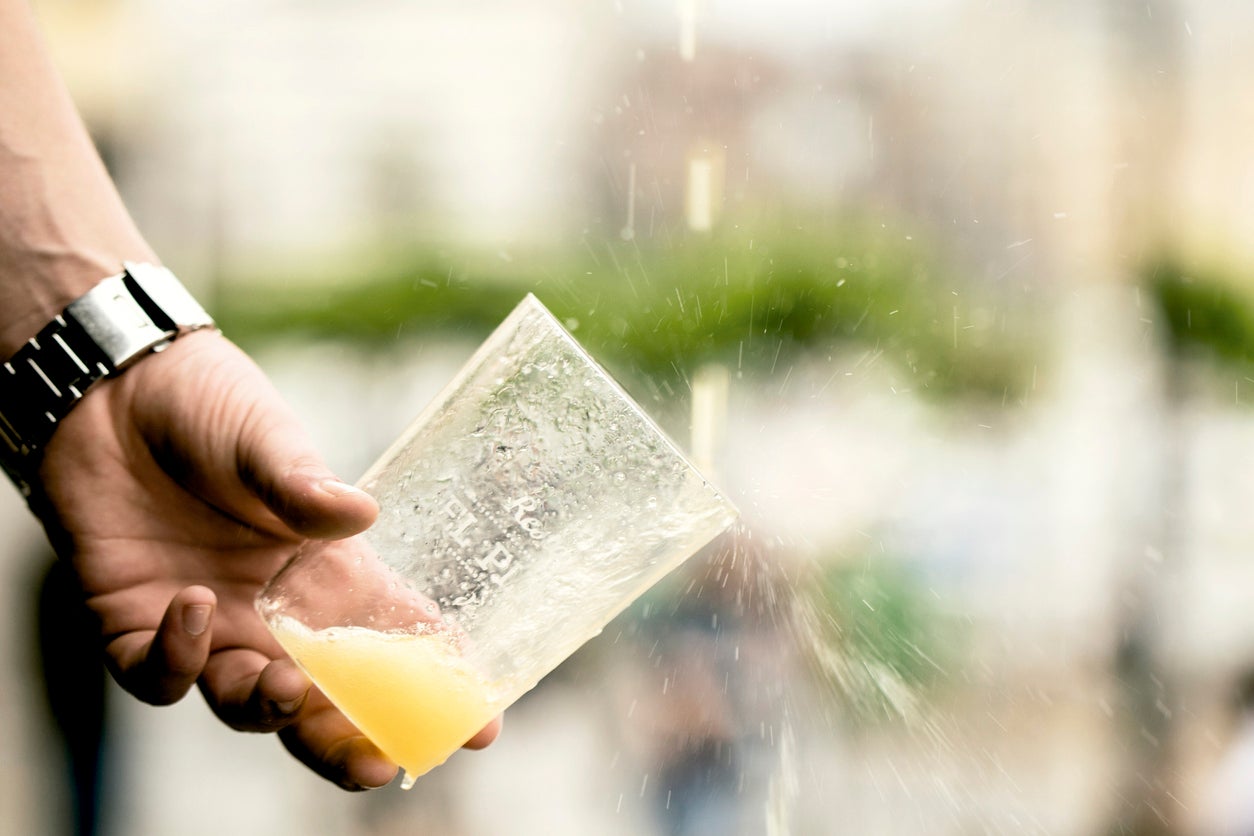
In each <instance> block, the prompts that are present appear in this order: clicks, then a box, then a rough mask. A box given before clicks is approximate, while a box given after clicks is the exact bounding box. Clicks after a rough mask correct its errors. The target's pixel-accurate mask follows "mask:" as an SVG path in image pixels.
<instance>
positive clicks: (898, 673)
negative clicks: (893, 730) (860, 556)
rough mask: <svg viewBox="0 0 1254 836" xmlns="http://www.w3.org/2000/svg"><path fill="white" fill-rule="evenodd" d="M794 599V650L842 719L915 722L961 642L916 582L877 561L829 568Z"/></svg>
mask: <svg viewBox="0 0 1254 836" xmlns="http://www.w3.org/2000/svg"><path fill="white" fill-rule="evenodd" d="M799 594H800V600H799V602H798V608H797V622H798V627H797V629H798V631H799V633H801V634H802V635H803V636H805V637H806V638H807V641H805V642H803V643H802V647H803V648H804V649H805V650H806V652H807V655H808V656H809V657H810V658H811V661H812V663H813V665H814V666H815V669H816V670H817V672H818V673H819V675H820V676H821V677H822V678H823V679H824V680H826V681H827V683H828V684H829V685H830V686H831V688H830V693H829V696H830V697H832V698H833V699H835V701H836V702H837V703H838V704H839V705H841V706H843V707H844V709H845V711H844V713H845V714H846V715H847V719H849V720H851V721H852V722H854V723H855V724H859V725H860V724H863V723H866V722H874V721H875V720H877V719H878V720H898V719H901V720H905V721H907V722H913V721H919V720H922V719H923V718H924V715H925V714H926V712H924V711H922V705H923V699H924V697H925V696H926V695H927V694H928V692H929V691H930V689H931V688H932V686H934V685H936V684H938V683H939V680H942V679H944V678H945V677H946V676H947V670H948V665H949V664H950V663H951V661H952V659H951V656H952V654H953V653H954V652H955V648H956V647H958V646H960V644H961V642H960V640H959V639H960V636H959V635H958V632H957V625H955V624H954V623H953V622H952V621H951V620H950V619H948V618H947V617H946V616H945V614H944V613H943V612H941V611H940V609H939V608H938V607H937V606H936V603H935V601H934V600H933V598H932V597H931V596H930V595H929V594H928V593H927V592H926V589H925V587H924V584H923V583H922V582H921V581H920V579H919V578H918V577H917V576H916V575H915V574H914V573H912V572H911V571H909V569H908V567H906V566H903V565H902V564H901V563H900V562H898V561H894V560H891V559H887V558H884V557H883V556H877V557H876V558H875V559H874V560H870V561H867V562H865V563H858V564H854V563H851V562H848V561H837V562H835V563H832V564H830V565H828V566H826V567H825V568H824V569H823V571H822V573H821V575H820V576H819V578H818V582H817V583H815V584H811V585H809V586H808V587H807V589H806V590H804V591H801V592H800V593H799Z"/></svg>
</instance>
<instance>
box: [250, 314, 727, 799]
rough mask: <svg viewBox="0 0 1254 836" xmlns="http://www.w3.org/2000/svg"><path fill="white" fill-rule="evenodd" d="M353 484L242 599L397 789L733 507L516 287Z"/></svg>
mask: <svg viewBox="0 0 1254 836" xmlns="http://www.w3.org/2000/svg"><path fill="white" fill-rule="evenodd" d="M358 486H359V487H360V488H361V489H362V490H364V491H366V492H367V493H370V494H371V495H372V496H374V497H375V499H376V500H378V502H379V506H380V509H381V511H380V515H379V519H378V521H377V522H376V523H375V524H374V525H373V526H372V527H371V528H370V529H369V530H367V531H366V532H364V533H363V534H360V535H358V536H356V537H352V538H349V539H346V540H339V541H311V542H309V543H306V544H305V545H304V546H303V547H302V548H301V549H300V550H299V551H298V552H297V554H296V555H295V556H294V557H293V558H292V559H291V560H290V561H289V562H288V563H287V565H286V566H284V568H283V569H282V570H280V571H279V573H278V574H277V575H275V577H274V578H273V579H272V580H271V581H270V582H269V583H268V584H267V586H266V587H265V588H264V589H263V590H262V592H261V593H260V595H259V596H258V598H257V609H258V612H259V613H260V614H261V616H262V618H263V619H264V621H265V622H266V624H267V626H269V628H270V629H271V631H272V632H273V633H274V634H275V636H276V638H278V640H279V642H280V643H281V644H282V645H283V647H284V649H285V650H287V652H288V653H289V654H290V655H291V656H292V658H293V659H295V660H296V662H297V663H298V664H299V665H300V666H301V667H302V668H303V669H304V670H305V671H306V672H307V673H308V674H309V676H310V678H311V679H312V680H313V681H314V682H315V683H316V684H317V685H318V687H319V688H321V689H322V691H323V692H324V693H325V694H326V695H327V697H328V698H330V700H331V701H332V702H333V703H335V704H336V706H337V707H339V708H340V710H341V711H343V712H344V713H345V714H346V715H347V716H348V717H349V719H351V720H352V721H353V722H354V724H356V725H357V726H358V728H360V729H361V731H362V732H363V733H364V734H365V735H366V736H367V737H369V738H370V739H371V740H372V741H373V742H374V743H375V744H376V745H377V746H378V747H379V748H380V749H382V750H383V752H385V753H386V754H387V755H388V756H389V757H390V758H392V759H393V760H395V761H396V762H397V763H399V764H400V765H401V766H402V767H403V768H404V769H405V772H406V775H405V782H404V785H405V786H406V787H408V786H410V785H412V783H413V780H414V778H416V777H417V776H418V775H421V774H423V773H424V772H426V771H428V770H429V769H431V768H433V767H435V766H438V765H439V764H441V763H443V762H444V760H445V759H446V758H447V757H448V756H449V755H450V754H452V753H453V752H454V751H456V750H457V749H458V748H459V747H460V746H461V745H462V744H463V743H464V742H465V741H466V740H468V739H469V738H470V737H472V736H473V735H474V733H475V732H477V731H478V730H479V729H480V728H482V727H483V726H484V725H485V724H487V723H488V722H489V721H490V720H491V719H492V718H493V717H495V716H496V714H497V713H499V712H500V711H501V710H502V709H504V708H505V707H506V706H507V705H509V704H510V703H512V702H513V701H514V700H516V699H518V697H520V696H522V694H524V693H525V692H526V691H528V690H529V689H530V688H532V687H533V686H534V685H535V684H536V683H537V682H538V681H539V680H540V679H541V677H543V676H544V675H545V674H547V673H548V672H549V671H551V670H553V669H554V668H555V667H557V665H558V664H560V663H561V662H562V661H563V660H564V659H566V658H567V657H568V656H569V655H570V654H571V653H573V652H574V651H575V650H576V649H577V648H578V647H579V646H580V645H582V644H583V643H584V642H586V641H587V640H588V639H590V638H592V637H593V636H595V635H597V634H598V633H599V632H600V631H601V630H602V629H603V628H604V626H605V625H606V624H607V623H608V622H609V621H610V620H611V619H612V618H613V617H614V616H615V615H616V614H618V613H619V612H621V611H622V610H623V609H624V608H625V607H627V606H628V605H629V604H630V603H631V602H632V601H633V600H635V599H636V598H637V597H638V596H639V595H641V594H642V593H643V592H644V591H645V590H646V589H648V588H649V587H650V586H652V585H653V584H654V583H655V582H656V581H658V580H659V579H660V578H661V577H662V576H663V575H665V574H666V573H667V572H669V571H671V570H672V569H674V568H675V567H676V566H678V565H679V564H680V563H682V562H683V561H684V560H685V559H686V558H687V557H689V556H690V555H691V554H692V553H693V552H695V551H696V550H698V549H699V548H700V547H701V546H703V545H705V544H706V543H707V542H709V541H710V540H711V539H713V538H714V537H715V536H716V535H717V534H719V533H720V532H721V531H723V530H724V529H725V528H727V526H729V525H730V524H731V522H732V521H733V520H734V519H735V517H736V510H735V508H734V507H733V505H732V503H731V502H729V501H728V500H727V498H726V497H724V496H723V495H721V494H720V493H719V492H718V491H717V490H716V489H715V488H714V486H713V485H711V484H710V483H709V482H708V481H707V480H706V479H705V478H704V477H703V476H702V475H701V474H700V473H698V472H697V470H696V469H695V468H694V467H693V465H692V464H691V463H690V462H689V461H688V460H687V459H685V457H684V456H683V454H682V453H681V452H680V451H679V449H678V448H677V447H676V446H675V444H674V443H672V442H671V441H670V440H669V439H667V437H666V436H665V434H664V433H663V432H662V431H661V430H660V429H659V428H658V426H657V425H656V424H655V423H654V422H653V421H652V420H651V419H650V418H649V417H648V416H647V415H645V413H644V412H643V411H642V410H641V409H640V407H639V406H638V405H637V404H636V403H635V402H634V401H633V400H632V399H631V398H630V397H629V396H628V395H627V394H626V392H624V391H623V389H622V388H621V387H620V386H619V385H618V384H617V383H615V382H614V380H613V379H612V378H611V377H610V376H609V375H608V374H607V373H606V372H605V371H604V370H602V369H601V368H600V366H598V365H597V363H596V362H595V361H594V360H593V359H592V358H591V357H590V356H589V355H588V354H587V352H585V351H584V350H583V349H582V348H581V347H580V346H579V345H578V343H576V342H575V340H574V338H573V337H572V336H571V335H570V334H569V333H568V332H567V331H566V329H565V328H563V327H562V325H561V324H560V323H559V322H558V321H557V320H556V319H555V318H554V317H553V315H552V314H550V313H549V312H548V310H547V309H545V307H544V306H543V305H542V304H540V302H539V301H538V300H537V299H536V298H535V297H534V296H532V295H528V296H527V297H526V298H525V299H524V300H523V301H522V302H521V303H520V304H519V305H518V307H517V308H515V309H514V311H513V312H512V313H511V314H510V315H509V316H508V317H507V318H506V319H505V321H504V322H503V323H502V324H501V325H500V326H499V327H498V328H497V329H496V331H494V332H493V333H492V335H491V336H490V337H489V338H488V340H487V341H486V342H485V343H484V344H483V345H482V346H481V347H480V348H479V349H478V351H476V352H475V354H474V355H473V357H471V359H470V360H469V361H468V363H467V364H466V366H465V367H464V368H462V369H461V371H460V372H458V374H457V375H456V376H455V378H454V379H453V381H452V382H451V383H450V384H449V385H448V386H447V387H446V388H445V389H444V390H443V392H441V394H440V395H438V396H437V397H436V398H435V400H434V401H433V402H432V403H431V404H430V405H429V406H428V407H427V408H426V409H425V410H424V411H423V412H422V413H421V414H420V415H419V417H418V418H417V419H416V420H415V421H414V422H413V424H412V425H411V426H410V427H409V428H408V429H407V430H406V431H405V433H404V434H403V435H402V436H401V438H400V439H398V440H397V441H396V443H395V444H393V445H392V447H391V448H390V449H388V451H387V452H386V453H384V454H383V456H382V457H381V458H380V459H379V461H378V462H376V463H375V464H374V465H373V466H372V467H371V468H370V469H369V470H368V471H367V472H366V474H365V475H364V476H363V477H362V478H361V480H360V482H359V483H358Z"/></svg>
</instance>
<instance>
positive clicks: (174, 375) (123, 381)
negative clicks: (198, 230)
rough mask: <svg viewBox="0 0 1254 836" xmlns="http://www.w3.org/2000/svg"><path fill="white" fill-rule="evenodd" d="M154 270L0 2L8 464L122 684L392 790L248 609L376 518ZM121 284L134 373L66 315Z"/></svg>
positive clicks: (21, 15) (96, 303) (485, 737)
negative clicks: (142, 340)
mask: <svg viewBox="0 0 1254 836" xmlns="http://www.w3.org/2000/svg"><path fill="white" fill-rule="evenodd" d="M156 262H157V259H156V257H155V254H154V253H153V252H152V251H151V249H150V248H149V246H148V245H147V243H146V242H145V241H144V239H143V237H142V236H141V235H140V233H139V231H138V230H137V229H136V227H135V225H134V223H133V222H132V220H131V219H130V217H129V215H128V214H127V212H126V210H125V208H124V206H123V204H122V201H121V199H120V197H119V196H118V194H117V191H116V189H115V188H114V186H113V184H112V182H111V180H110V178H109V176H108V174H107V173H106V171H105V168H104V165H103V163H102V162H101V160H100V158H99V155H98V154H97V153H96V151H95V149H94V147H93V146H92V143H91V140H90V139H89V137H88V135H87V132H86V130H85V128H84V126H83V124H82V122H81V120H80V118H79V117H78V115H77V113H76V111H75V109H74V106H73V104H72V102H71V100H70V97H69V95H68V93H67V91H66V90H65V88H64V85H63V84H62V82H61V80H60V79H59V77H58V75H57V73H56V71H55V69H54V67H53V65H52V63H51V61H50V59H49V57H48V55H47V52H46V50H45V48H44V46H43V43H42V40H41V37H40V34H39V32H38V27H37V24H36V21H35V19H34V15H33V14H32V12H31V10H30V8H29V7H28V5H27V3H26V2H25V0H0V357H3V358H8V360H9V362H6V363H4V364H3V365H2V366H0V462H3V464H4V465H5V469H6V472H8V474H9V475H10V476H11V477H12V478H13V479H14V481H15V482H16V483H18V485H19V487H20V488H22V490H23V493H24V494H25V495H26V499H27V502H28V505H29V507H30V509H31V511H32V512H33V513H34V514H35V516H36V517H38V519H39V521H40V522H41V523H42V525H43V527H44V530H45V532H46V533H47V536H48V539H49V541H50V542H51V543H52V545H53V547H54V548H55V549H56V551H57V554H58V555H59V557H60V559H61V560H62V561H63V562H64V563H65V565H66V566H68V567H69V569H70V570H71V574H72V575H73V577H74V580H75V582H76V583H77V585H78V586H79V587H80V589H81V593H82V597H83V600H84V601H85V604H86V607H87V608H88V609H89V611H90V613H91V615H92V618H93V619H94V623H95V624H97V625H98V627H99V631H100V637H101V640H102V644H103V649H104V655H105V663H106V665H107V666H108V668H109V670H110V672H111V673H112V674H113V676H114V678H115V679H117V681H118V682H119V683H120V684H121V685H122V687H123V688H125V689H126V690H127V691H129V692H130V693H132V694H133V695H135V696H136V697H138V698H139V699H141V700H143V701H145V702H149V703H153V704H157V705H161V704H168V703H172V702H175V701H177V700H179V699H181V698H182V697H183V695H184V694H185V693H186V692H187V691H188V690H189V689H190V688H191V686H192V685H193V684H197V685H199V688H200V690H201V693H202V694H203V696H204V698H205V700H206V702H207V703H208V704H209V706H210V708H212V710H213V711H214V712H215V713H216V714H217V716H218V717H219V718H220V719H221V720H222V721H223V722H225V723H226V724H228V725H229V726H231V727H233V728H235V729H239V730H244V731H262V732H270V731H275V732H278V735H279V737H280V739H281V740H282V742H283V744H284V745H285V746H286V747H287V749H288V750H289V751H290V752H291V753H292V754H293V755H295V756H296V757H297V758H298V759H299V760H300V761H301V762H303V763H304V764H305V765H306V766H308V767H309V768H310V769H312V770H313V771H315V772H316V773H318V774H319V775H322V776H323V777H325V778H327V779H329V780H331V781H333V782H335V783H337V784H339V785H340V786H342V787H345V788H349V789H365V788H370V787H377V786H381V785H383V784H386V783H388V782H389V781H391V780H392V778H393V777H394V775H395V773H396V770H397V767H396V765H395V764H393V763H392V762H391V761H390V760H388V758H387V757H385V756H384V755H383V754H382V753H381V752H380V751H379V750H378V749H377V748H375V747H374V746H373V745H372V744H371V743H370V742H369V741H368V740H367V739H366V738H365V737H364V736H363V735H362V734H361V733H360V732H358V731H357V729H356V728H354V727H353V726H352V724H351V723H350V722H349V721H348V719H347V718H345V717H344V716H343V715H342V714H340V713H339V712H338V711H337V710H336V709H335V708H334V707H333V706H331V704H330V703H329V702H328V701H327V700H326V698H325V697H324V696H322V694H321V693H320V692H319V691H317V690H316V689H311V687H310V682H309V680H308V679H307V678H306V677H305V676H304V674H303V673H302V672H301V671H300V670H299V669H298V668H297V667H296V666H295V664H294V663H293V662H292V661H291V660H290V659H288V658H287V657H286V656H285V654H284V653H283V652H282V650H281V649H280V648H279V646H278V644H277V643H276V642H275V641H274V639H273V638H272V637H271V636H270V634H269V632H268V631H267V630H266V628H265V626H264V625H263V624H262V622H261V620H260V618H259V617H258V616H257V614H256V613H255V612H254V609H253V598H254V596H255V594H256V592H257V590H258V589H259V588H260V586H261V584H263V583H264V582H265V581H266V580H267V579H268V578H269V577H270V576H271V575H272V574H273V573H274V572H275V571H276V570H277V569H278V568H279V567H280V566H281V565H282V563H283V562H284V561H285V560H286V559H287V557H288V556H290V555H291V553H292V552H293V551H294V549H295V548H296V546H297V544H298V543H300V542H301V541H302V540H304V539H306V538H325V539H337V538H343V537H347V536H349V535H352V534H355V533H357V532H360V531H362V530H364V529H365V528H367V527H369V525H370V524H371V523H372V522H373V520H374V518H375V516H376V514H377V513H378V508H377V506H376V505H375V502H374V500H373V499H371V498H370V497H369V496H367V495H366V494H365V493H363V492H361V491H359V490H357V489H356V488H354V487H352V486H350V485H348V484H346V483H344V482H342V481H341V480H339V479H338V478H337V477H336V476H335V475H334V474H332V473H331V472H330V471H329V470H328V468H327V467H326V465H325V464H324V463H323V461H322V458H321V457H320V456H319V454H318V453H317V451H316V450H314V449H313V447H312V445H311V443H310V441H309V439H308V438H307V436H306V435H305V432H304V430H303V429H302V427H301V425H300V423H299V421H298V420H297V418H296V416H295V415H294V414H293V413H292V411H291V410H290V408H289V407H288V406H287V405H286V404H285V403H284V402H283V401H282V399H281V398H280V396H279V395H278V393H277V392H276V390H275V389H274V388H273V386H272V385H271V384H270V382H269V381H268V380H267V379H266V377H265V375H264V374H263V373H262V372H261V371H260V369H258V367H257V366H256V365H255V364H254V363H253V362H252V361H251V360H250V359H249V358H248V357H247V356H246V355H244V353H243V352H241V351H240V350H239V349H238V348H236V347H235V346H234V345H232V344H231V343H230V342H229V341H228V340H227V339H226V338H224V337H223V336H222V335H220V334H219V333H218V332H217V331H216V329H215V328H213V327H212V321H211V320H208V319H207V317H205V316H204V315H203V311H199V308H198V306H196V305H195V303H194V301H191V300H190V297H187V296H186V294H185V291H182V288H181V286H180V285H178V284H177V280H174V279H173V276H172V274H168V273H165V272H164V271H162V270H161V269H160V268H157V267H155V266H153V265H155V264H156ZM124 265H127V266H126V267H125V272H123V271H124ZM145 275H147V276H153V277H155V278H157V279H160V282H158V285H159V286H160V287H164V288H167V289H169V288H170V287H171V285H172V286H173V290H172V291H171V292H172V293H174V297H167V299H168V298H174V299H175V300H176V301H178V302H180V303H189V304H181V305H175V307H176V308H179V307H181V308H182V309H184V311H185V312H186V310H188V309H190V310H191V311H192V312H193V315H192V316H191V317H190V319H191V320H192V322H191V323H190V328H195V330H190V328H188V329H181V330H186V333H181V332H180V333H178V335H177V338H171V335H170V334H169V333H168V331H174V330H175V328H174V327H172V326H174V325H184V326H189V323H188V322H181V321H180V319H179V318H178V315H177V314H175V313H173V312H171V311H164V312H163V311H162V310H161V308H162V307H164V304H163V299H161V298H157V299H154V298H152V296H151V294H146V293H145V291H144V287H145V285H144V284H143V283H142V282H140V281H139V280H138V279H137V278H136V277H137V276H145ZM137 285H138V286H139V290H136V286H137ZM109 288H116V289H117V290H118V294H119V295H120V294H122V290H123V289H125V290H126V291H128V292H130V293H131V294H133V295H134V297H135V298H134V299H133V300H132V299H122V300H121V302H122V307H121V308H114V309H113V310H115V311H122V314H123V315H122V317H121V319H120V320H119V322H120V323H121V325H119V327H123V329H124V330H126V329H129V331H128V333H129V332H130V331H134V329H136V328H140V327H141V325H140V323H139V320H138V319H136V320H134V321H132V320H131V319H127V317H128V316H132V315H133V314H134V311H135V310H136V306H137V305H138V307H139V308H142V309H144V311H145V316H147V317H148V318H149V319H151V320H152V321H149V322H147V323H146V324H147V327H149V328H152V326H153V323H154V322H155V323H157V330H158V333H159V336H161V337H162V339H160V340H158V341H157V342H156V343H155V345H150V346H147V347H144V346H139V347H138V348H136V349H135V350H133V351H130V352H129V354H128V355H127V356H126V358H125V359H126V363H124V364H119V365H123V366H124V369H125V370H124V371H121V372H118V371H116V370H113V369H106V368H105V366H103V365H98V364H97V363H96V361H95V355H91V354H90V352H88V351H86V349H87V348H90V349H91V350H94V351H98V349H95V348H92V346H91V345H90V344H89V345H87V346H86V348H85V347H84V342H83V340H84V338H85V337H86V336H91V332H90V331H89V330H88V329H87V326H84V325H82V324H81V323H80V320H79V319H78V318H75V317H74V316H72V315H69V316H66V315H65V312H66V311H67V308H68V307H69V306H70V305H71V304H72V303H76V304H77V303H78V300H84V299H89V300H90V301H91V303H92V304H91V306H89V307H91V309H92V311H95V309H96V308H97V307H101V306H103V307H105V308H108V307H109V306H111V305H113V304H114V303H115V302H117V301H118V297H117V295H114V290H112V289H109ZM106 289H108V290H107V293H105V296H110V297H112V298H103V297H102V296H101V294H102V292H104V291H105V290H106ZM158 296H160V294H158ZM152 305H156V306H157V310H156V311H153V310H151V306H152ZM189 306H190V307H189ZM71 310H74V309H71ZM196 311H199V315H196V313H195V312H196ZM164 314H170V317H169V319H170V321H169V322H166V323H165V324H164V325H162V324H161V323H162V322H163V319H162V317H163V316H164ZM80 355H81V356H80ZM107 356H108V352H105V353H103V354H100V357H101V358H102V359H103V358H105V357H107ZM104 371H110V372H111V373H110V374H109V376H108V377H107V379H100V380H99V381H96V380H95V379H94V378H96V377H102V376H103V374H102V373H103V372H104ZM88 387H90V389H88ZM80 396H81V400H80ZM73 618H75V616H73V615H72V614H68V613H67V614H66V616H65V619H66V621H67V623H68V622H70V621H71V620H72V619H73ZM498 728H499V724H498V723H496V722H494V723H493V724H491V725H489V726H488V727H487V728H486V729H484V730H483V731H482V732H480V733H479V734H478V735H476V736H475V738H473V739H472V740H471V741H469V742H468V744H467V745H468V746H471V747H473V748H478V747H481V746H484V745H487V743H489V742H490V741H491V740H492V739H493V738H494V737H495V736H496V733H497V730H498Z"/></svg>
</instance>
